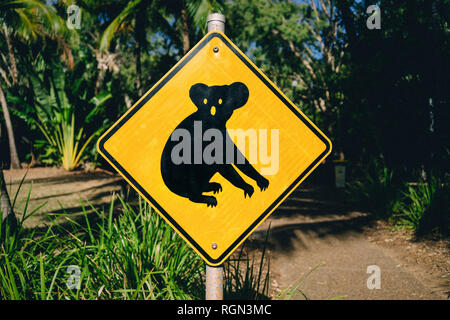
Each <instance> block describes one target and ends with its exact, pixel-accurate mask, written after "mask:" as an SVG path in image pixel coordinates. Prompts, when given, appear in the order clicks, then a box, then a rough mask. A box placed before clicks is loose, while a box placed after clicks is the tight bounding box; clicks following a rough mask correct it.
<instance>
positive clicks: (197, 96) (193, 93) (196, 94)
mask: <svg viewBox="0 0 450 320" xmlns="http://www.w3.org/2000/svg"><path fill="white" fill-rule="evenodd" d="M207 90H208V86H207V85H206V84H203V83H197V84H194V85H193V86H192V87H191V89H189V97H190V98H191V100H192V102H193V103H194V104H195V105H196V106H197V108H200V106H202V105H203V100H204V99H205V97H206V94H207Z"/></svg>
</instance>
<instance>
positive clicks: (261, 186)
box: [256, 177, 269, 191]
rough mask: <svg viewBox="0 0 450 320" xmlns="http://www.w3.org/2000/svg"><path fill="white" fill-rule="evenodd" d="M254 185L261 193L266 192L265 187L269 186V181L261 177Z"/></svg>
mask: <svg viewBox="0 0 450 320" xmlns="http://www.w3.org/2000/svg"><path fill="white" fill-rule="evenodd" d="M256 183H257V184H258V187H259V189H261V191H264V190H266V189H267V187H268V186H269V180H267V179H266V178H264V177H261V179H259V180H258V181H256Z"/></svg>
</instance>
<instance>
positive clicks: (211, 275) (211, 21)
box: [205, 13, 225, 300]
mask: <svg viewBox="0 0 450 320" xmlns="http://www.w3.org/2000/svg"><path fill="white" fill-rule="evenodd" d="M206 20H207V23H208V32H211V31H220V32H223V33H225V16H224V15H223V14H221V13H212V14H209V15H208V18H207V19H206ZM213 245H214V244H213ZM205 287H206V296H205V297H206V300H223V266H222V265H219V266H217V267H212V266H209V265H208V264H207V265H206V283H205Z"/></svg>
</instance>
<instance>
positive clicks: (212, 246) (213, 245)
mask: <svg viewBox="0 0 450 320" xmlns="http://www.w3.org/2000/svg"><path fill="white" fill-rule="evenodd" d="M211 248H213V250H216V249H217V243H215V242H213V243H212V245H211Z"/></svg>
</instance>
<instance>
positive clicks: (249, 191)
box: [244, 184, 255, 198]
mask: <svg viewBox="0 0 450 320" xmlns="http://www.w3.org/2000/svg"><path fill="white" fill-rule="evenodd" d="M254 191H255V189H253V187H252V186H251V185H249V184H247V185H246V186H245V187H244V198H247V195H248V197H249V198H251V197H252V195H253V192H254Z"/></svg>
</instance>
